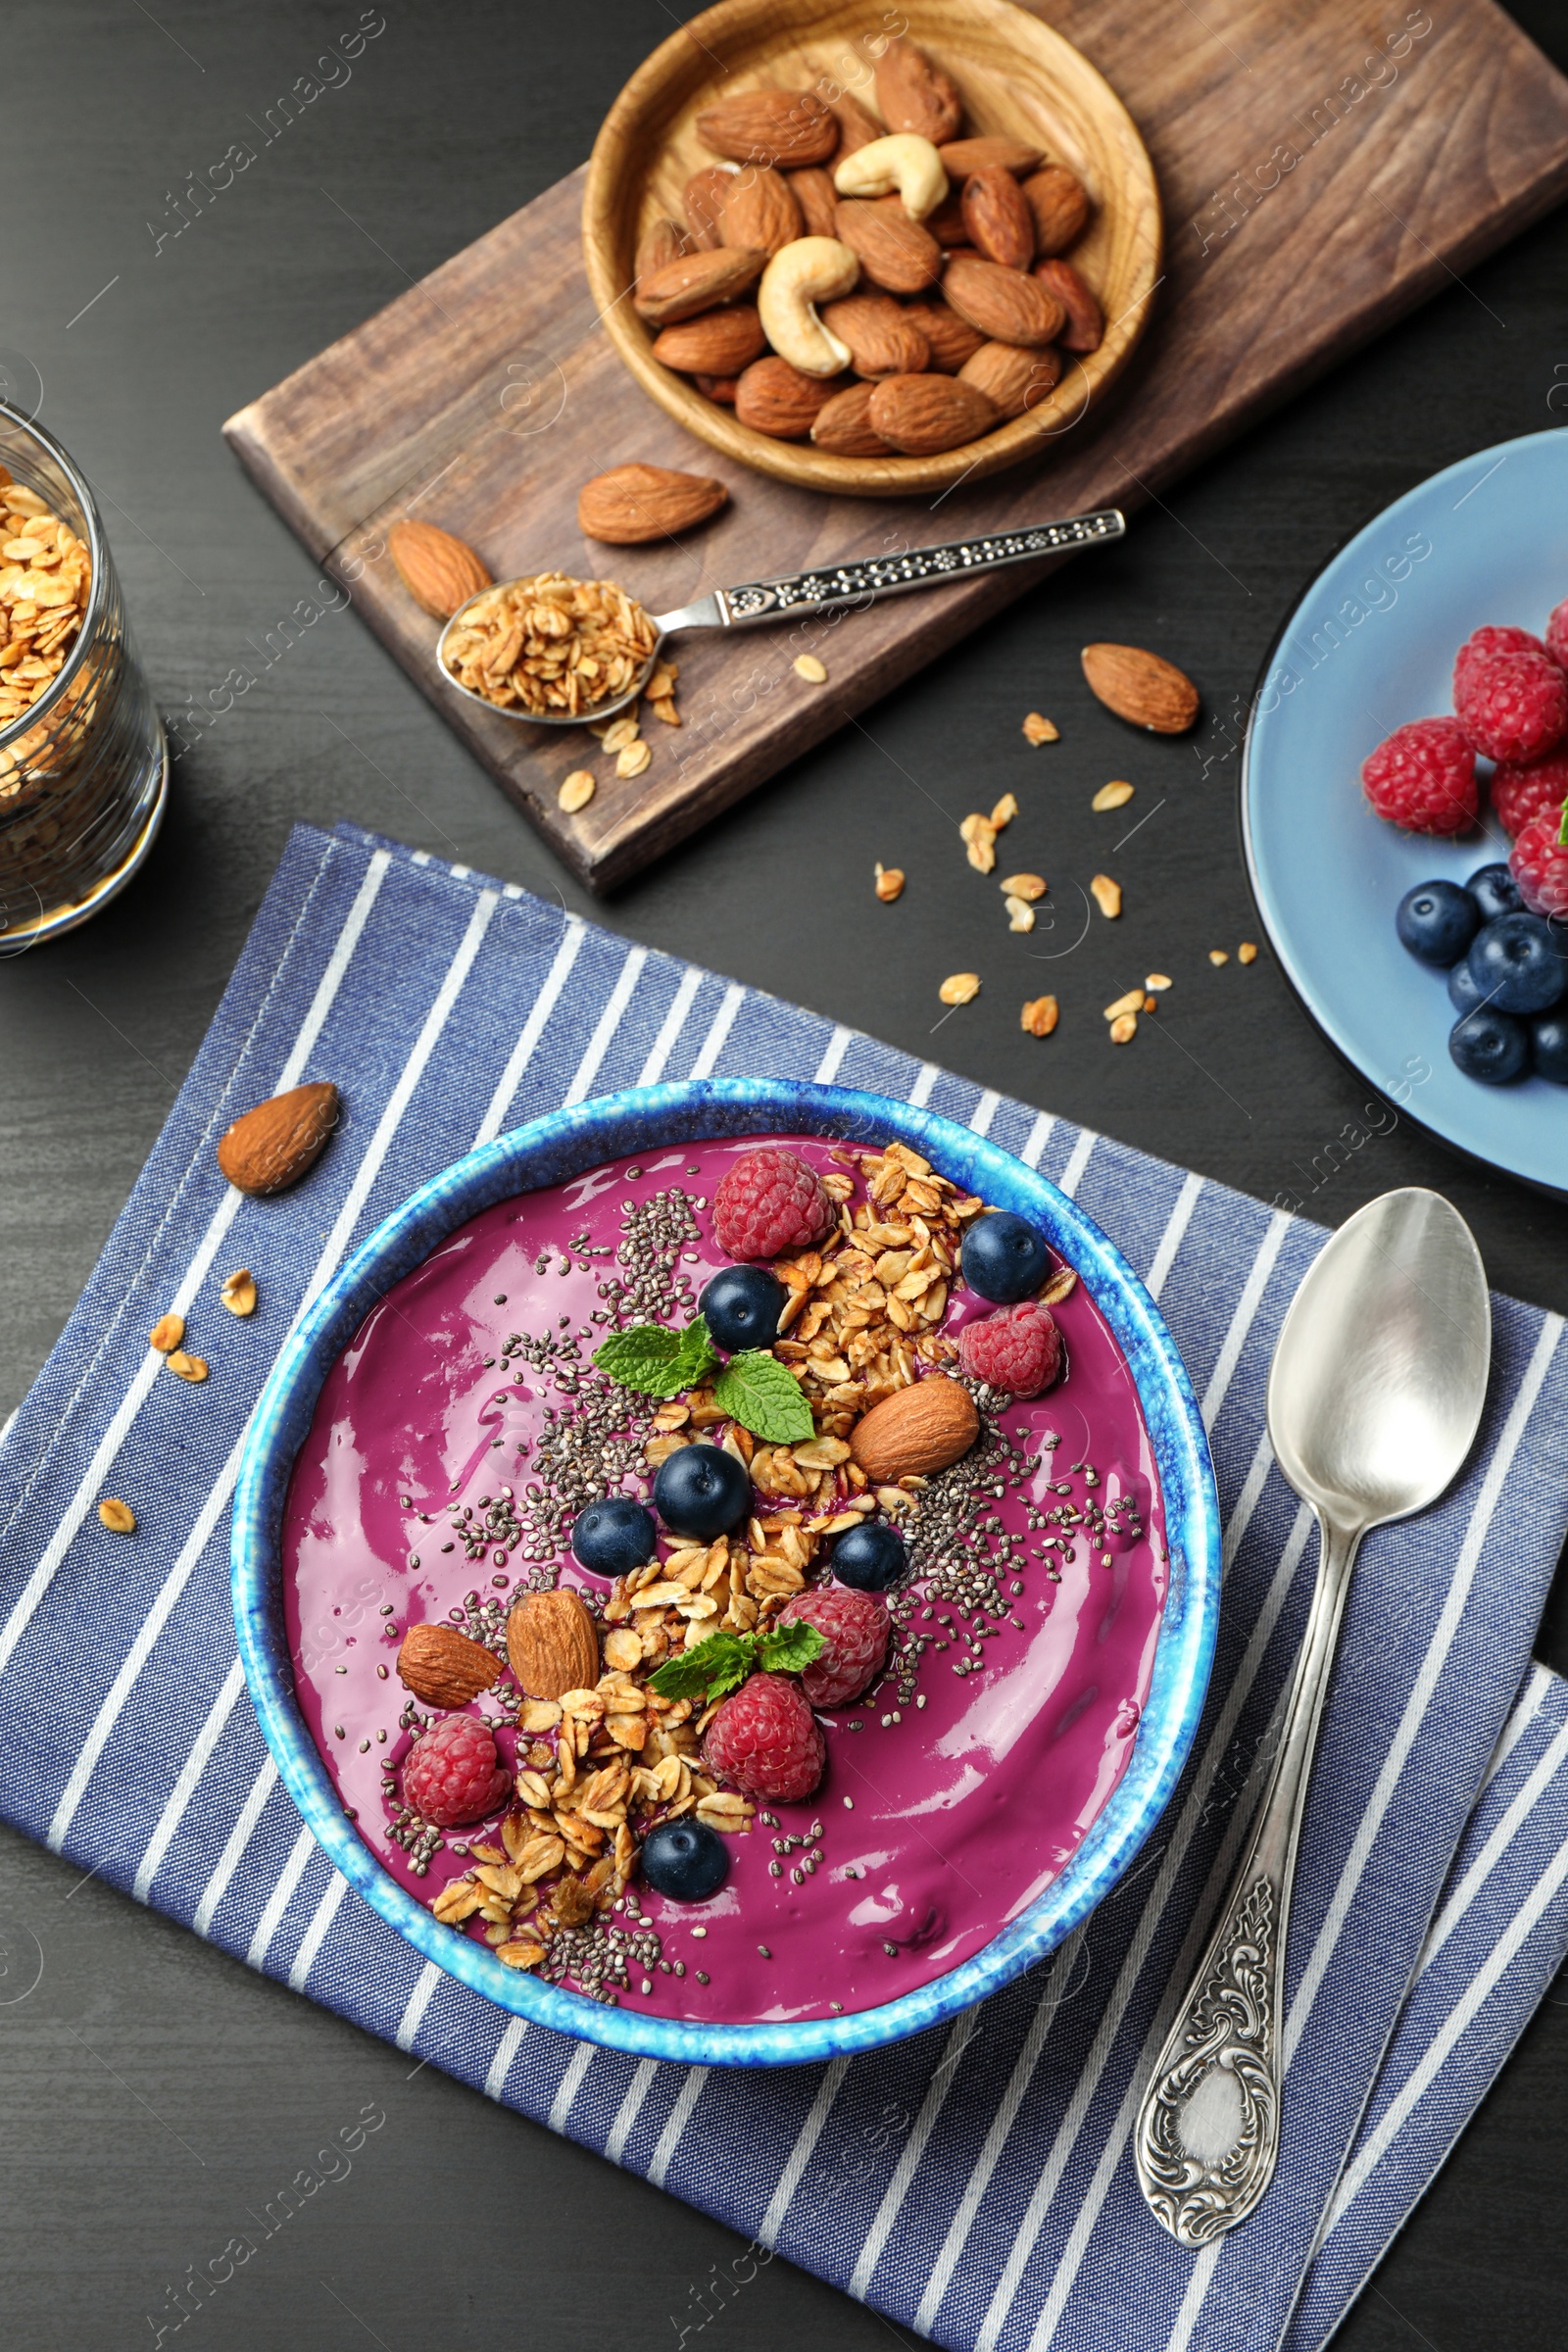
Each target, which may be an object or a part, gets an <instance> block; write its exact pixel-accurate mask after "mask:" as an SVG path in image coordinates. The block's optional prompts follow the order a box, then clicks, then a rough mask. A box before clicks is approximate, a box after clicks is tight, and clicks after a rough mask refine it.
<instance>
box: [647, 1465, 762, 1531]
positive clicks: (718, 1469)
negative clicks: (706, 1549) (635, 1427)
mask: <svg viewBox="0 0 1568 2352" xmlns="http://www.w3.org/2000/svg"><path fill="white" fill-rule="evenodd" d="M751 1507H752V1482H751V1480H750V1479H749V1478H748V1477H747V1475H746V1471H745V1468H744V1466H743V1465H742V1464H741V1463H740V1462H738V1461H737V1460H736V1459H735V1456H734V1455H733V1454H732V1453H725V1452H723V1451H722V1449H721V1448H720V1447H719V1446H681V1448H680V1450H679V1452H678V1453H672V1454H671V1455H670V1457H669V1459H668V1461H666V1462H661V1463H660V1465H659V1471H658V1475H657V1476H656V1478H655V1480H654V1508H655V1510H656V1511H657V1512H658V1513H659V1516H660V1517H661V1519H662V1521H663V1522H664V1525H665V1526H666V1527H667V1528H668V1529H669V1530H670V1532H671V1534H672V1535H677V1536H701V1537H702V1538H703V1541H704V1542H705V1543H711V1542H712V1540H713V1538H714V1537H715V1536H727V1535H728V1533H729V1531H730V1529H731V1528H732V1527H738V1526H739V1525H740V1523H741V1521H742V1520H743V1519H744V1518H745V1517H746V1516H747V1513H748V1512H749V1511H750V1510H751Z"/></svg>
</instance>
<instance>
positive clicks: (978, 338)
mask: <svg viewBox="0 0 1568 2352" xmlns="http://www.w3.org/2000/svg"><path fill="white" fill-rule="evenodd" d="M904 316H905V317H906V319H909V320H910V321H911V322H912V323H913V324H914V325H915V326H917V327H918V328H919V330H920V332H921V334H922V335H924V337H925V339H926V345H927V348H928V349H929V351H930V353H931V366H932V367H933V368H939V369H940V370H941V372H942V373H943V374H944V375H956V374H957V372H958V369H959V368H961V367H962V366H963V363H964V361H965V360H968V359H972V358H973V357H974V354H975V353H976V352H977V351H978V350H979V348H980V346H981V344H982V343H983V342H984V341H985V339H986V338H985V336H984V335H982V334H980V333H978V332H977V331H976V329H975V328H974V327H972V326H971V325H970V324H969V322H968V320H967V319H960V318H959V317H958V314H957V312H956V311H955V310H952V309H950V307H949V305H948V304H947V303H945V302H943V301H941V300H940V299H939V298H938V297H937V296H936V295H934V294H933V295H931V296H929V297H928V298H927V300H926V301H924V302H911V303H908V304H907V305H906V307H905V313H904Z"/></svg>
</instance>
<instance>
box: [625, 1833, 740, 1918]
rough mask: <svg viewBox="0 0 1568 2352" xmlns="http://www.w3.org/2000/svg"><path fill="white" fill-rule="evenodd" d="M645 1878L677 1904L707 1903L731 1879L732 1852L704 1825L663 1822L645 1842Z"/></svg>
mask: <svg viewBox="0 0 1568 2352" xmlns="http://www.w3.org/2000/svg"><path fill="white" fill-rule="evenodd" d="M642 1863H643V1877H644V1878H645V1879H646V1880H647V1882H648V1884H649V1886H650V1887H652V1888H653V1890H654V1892H655V1893H656V1894H667V1895H668V1896H669V1898H670V1900H671V1901H672V1902H676V1903H706V1902H707V1900H708V1898H709V1896H710V1895H711V1894H716V1893H717V1892H718V1890H719V1888H720V1887H722V1886H723V1884H724V1881H725V1880H726V1879H727V1878H728V1877H729V1848H728V1846H727V1845H726V1844H725V1843H724V1840H723V1838H721V1837H720V1836H719V1834H718V1832H717V1831H716V1830H711V1829H710V1828H709V1827H708V1824H707V1823H706V1822H702V1821H662V1822H659V1823H658V1824H657V1825H656V1826H655V1827H654V1828H653V1829H651V1830H650V1831H649V1833H648V1835H647V1837H646V1838H644V1839H643V1853H642Z"/></svg>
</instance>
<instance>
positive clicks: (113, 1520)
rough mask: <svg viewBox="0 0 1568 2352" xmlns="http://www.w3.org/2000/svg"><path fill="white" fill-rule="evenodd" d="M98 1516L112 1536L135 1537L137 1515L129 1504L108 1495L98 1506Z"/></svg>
mask: <svg viewBox="0 0 1568 2352" xmlns="http://www.w3.org/2000/svg"><path fill="white" fill-rule="evenodd" d="M98 1516H99V1518H100V1519H101V1520H102V1521H103V1523H104V1525H105V1527H107V1528H108V1530H109V1532H110V1534H111V1535H112V1536H133V1535H134V1534H135V1533H136V1514H135V1512H134V1511H133V1510H132V1509H131V1507H130V1505H129V1503H128V1502H121V1501H120V1500H119V1498H118V1497H117V1496H116V1495H105V1496H104V1498H103V1500H102V1502H101V1503H100V1504H99V1505H98Z"/></svg>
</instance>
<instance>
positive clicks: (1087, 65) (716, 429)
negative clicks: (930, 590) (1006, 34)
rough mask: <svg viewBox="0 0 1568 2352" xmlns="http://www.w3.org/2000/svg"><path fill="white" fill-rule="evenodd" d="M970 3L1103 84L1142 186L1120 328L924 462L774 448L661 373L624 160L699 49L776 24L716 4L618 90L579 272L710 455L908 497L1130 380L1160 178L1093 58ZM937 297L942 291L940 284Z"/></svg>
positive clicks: (604, 134)
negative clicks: (622, 233)
mask: <svg viewBox="0 0 1568 2352" xmlns="http://www.w3.org/2000/svg"><path fill="white" fill-rule="evenodd" d="M812 4H813V5H814V6H816V7H818V8H819V9H823V10H826V9H828V8H831V7H832V5H833V0H812ZM971 5H973V6H977V7H985V8H988V9H991V10H994V11H995V12H996V13H997V14H999V15H1004V14H1005V15H1012V16H1016V17H1018V18H1019V19H1021V20H1022V23H1023V25H1025V26H1026V27H1027V29H1028V37H1029V38H1030V40H1032V41H1044V42H1045V43H1046V44H1047V46H1054V47H1056V48H1059V49H1061V50H1066V51H1070V52H1071V54H1072V56H1073V57H1074V58H1075V59H1076V60H1077V61H1078V62H1079V64H1080V65H1081V66H1082V68H1083V70H1084V72H1085V73H1087V74H1088V75H1089V76H1091V77H1092V79H1093V81H1094V82H1095V83H1097V84H1098V85H1099V91H1100V93H1101V95H1100V104H1101V106H1102V107H1103V111H1104V119H1105V121H1106V122H1107V123H1113V124H1114V125H1115V127H1116V130H1117V133H1118V135H1119V136H1120V138H1121V139H1122V140H1124V141H1125V143H1126V144H1127V147H1128V151H1129V154H1130V156H1131V159H1132V162H1133V165H1134V168H1135V170H1136V172H1137V173H1138V176H1139V178H1140V179H1141V182H1142V187H1141V201H1140V209H1141V211H1142V213H1143V223H1142V230H1141V245H1140V253H1141V259H1140V263H1139V267H1138V270H1137V291H1136V292H1135V294H1134V296H1133V299H1132V300H1131V301H1130V302H1128V303H1125V304H1124V305H1123V306H1122V310H1121V313H1120V315H1119V317H1118V318H1117V319H1116V320H1115V321H1114V322H1111V323H1107V326H1106V329H1105V335H1104V340H1103V342H1102V344H1101V346H1100V348H1099V350H1097V351H1094V352H1091V353H1090V354H1088V360H1089V362H1091V363H1093V365H1092V366H1091V365H1086V362H1085V359H1084V358H1083V357H1081V356H1080V355H1078V354H1077V353H1066V354H1064V355H1063V356H1064V357H1065V358H1067V359H1070V360H1071V361H1072V362H1073V365H1072V367H1071V368H1066V369H1064V371H1063V374H1062V378H1061V381H1060V383H1059V384H1058V385H1057V386H1056V387H1055V388H1054V390H1053V392H1052V393H1051V394H1050V395H1049V396H1048V397H1047V398H1046V399H1045V400H1043V401H1041V402H1040V403H1038V404H1037V406H1036V407H1035V408H1033V409H1031V410H1028V411H1026V412H1025V414H1024V415H1023V416H1022V417H1008V418H1006V419H1005V421H1004V422H1003V423H1002V424H1000V425H998V426H997V428H996V429H995V431H993V432H990V433H985V434H982V436H981V437H980V439H979V440H978V441H968V442H964V443H963V444H962V445H961V446H960V447H958V448H957V449H950V450H943V451H941V452H940V453H939V454H937V455H936V456H933V457H924V458H907V457H888V458H845V457H835V456H833V455H831V454H830V453H829V452H828V451H826V450H819V449H817V448H815V447H814V446H813V445H812V444H811V443H810V442H809V441H806V442H799V441H779V440H775V439H774V438H773V437H772V436H771V435H770V434H767V433H760V432H758V431H756V430H755V428H754V427H752V426H750V425H745V424H742V423H740V422H739V421H738V420H737V418H736V417H734V415H733V413H732V412H731V411H729V410H727V409H723V408H719V407H717V406H716V405H715V403H713V402H712V401H711V400H708V399H706V398H705V397H704V395H703V394H702V393H700V392H698V391H697V390H696V389H695V387H694V386H692V385H691V384H690V383H688V382H687V380H686V379H685V378H684V377H683V376H679V375H676V374H674V373H673V372H672V371H671V370H670V369H669V368H664V367H662V366H661V364H660V363H659V362H658V361H657V360H656V359H655V358H654V357H653V349H652V341H651V335H650V332H649V330H648V329H647V328H646V327H645V326H644V324H643V321H642V320H641V319H638V318H637V316H636V314H635V312H632V311H631V310H630V305H629V303H628V302H627V299H626V297H627V294H628V292H629V288H628V286H627V284H626V282H625V281H624V279H623V278H622V276H621V274H620V272H619V271H617V270H615V269H614V268H613V261H612V255H613V246H614V242H615V235H616V223H617V214H618V211H619V197H620V183H621V178H622V170H623V159H624V158H625V157H626V156H627V155H628V154H629V153H632V152H635V151H636V149H637V148H638V146H639V144H640V143H641V142H640V139H639V135H638V132H639V125H640V123H641V119H642V115H643V110H644V109H645V107H646V106H647V104H648V103H649V101H650V100H651V99H653V98H654V97H656V96H657V94H658V93H659V92H660V91H661V90H662V87H663V85H664V83H665V81H666V79H667V77H668V74H669V73H670V71H671V70H672V69H673V67H674V66H675V65H676V63H677V62H682V63H683V62H684V61H685V60H686V59H687V58H688V57H689V55H690V53H691V49H692V45H693V43H696V44H697V45H698V47H700V48H704V49H711V51H716V52H717V53H718V54H720V55H722V54H724V53H725V49H726V45H732V44H733V42H734V39H735V37H736V35H737V32H738V31H739V30H740V28H741V27H742V26H743V25H746V24H747V23H748V22H749V21H750V20H751V19H752V18H753V17H754V16H756V17H761V18H766V19H769V20H772V19H775V18H776V16H777V13H778V12H777V8H776V5H774V0H717V4H716V5H715V6H714V7H711V8H709V9H707V10H705V11H704V13H703V14H702V15H701V16H698V17H695V18H693V19H692V21H691V22H690V23H689V24H687V25H683V26H681V27H680V29H678V30H677V31H675V32H672V33H670V34H669V36H668V37H667V38H666V39H665V40H663V41H662V42H661V43H660V45H659V47H658V48H657V49H655V50H654V51H653V52H652V54H651V55H650V56H648V57H646V58H645V59H644V60H643V62H642V64H641V65H640V66H639V67H638V68H637V70H636V72H635V73H633V74H632V75H631V76H630V77H629V79H628V80H627V81H626V83H625V84H624V86H623V87H622V88H621V89H620V90H619V91H618V92H617V94H616V96H615V98H614V101H613V104H612V106H611V108H610V111H609V113H608V114H607V115H606V117H605V119H604V122H603V123H601V124H600V127H599V133H598V136H597V137H596V139H595V140H594V145H593V152H592V154H591V156H590V157H589V160H588V174H587V178H586V180H585V182H584V185H583V198H582V252H583V266H584V269H585V270H586V273H587V277H588V285H589V290H590V292H591V293H592V296H593V300H594V307H595V309H596V311H597V312H598V314H599V317H600V319H601V321H602V323H603V325H604V327H605V329H606V332H607V333H608V334H609V336H610V340H611V342H612V344H613V347H614V350H615V353H616V355H617V357H618V358H619V360H620V362H621V364H622V366H623V367H624V368H627V369H628V371H629V372H630V373H631V374H632V375H633V376H634V377H635V378H636V380H637V382H638V383H639V384H640V385H641V386H642V388H643V390H644V391H645V392H646V393H647V394H648V395H649V397H650V398H651V399H653V400H655V401H657V402H658V404H659V406H660V407H661V408H662V410H663V411H664V413H665V415H666V416H668V417H673V418H674V420H675V422H676V423H677V424H679V425H681V426H683V427H684V429H685V430H686V431H687V432H689V433H692V434H694V435H695V436H696V438H697V439H699V440H701V441H706V442H707V443H708V445H709V447H710V448H711V449H715V450H717V451H718V452H719V453H720V454H721V455H722V456H724V457H727V458H732V459H734V460H735V461H736V462H737V463H738V464H740V465H743V466H750V467H751V468H752V470H753V471H754V472H758V473H766V474H771V475H772V476H773V477H774V478H775V479H776V480H778V481H782V482H789V483H792V484H793V485H794V486H795V487H796V488H798V489H807V490H817V491H836V492H838V493H840V494H843V495H849V496H852V497H859V498H907V497H910V496H912V495H915V494H917V493H919V492H920V491H924V490H945V489H949V488H952V487H953V486H954V485H955V484H956V483H958V482H960V481H967V480H970V479H971V478H972V479H974V480H980V479H982V478H984V476H986V475H987V474H992V473H999V472H1001V471H1003V470H1004V469H1005V467H1008V466H1017V465H1020V464H1021V463H1022V462H1023V461H1024V460H1025V459H1026V458H1029V457H1033V456H1038V455H1041V454H1042V453H1044V452H1045V451H1046V450H1048V449H1049V448H1050V446H1051V444H1052V443H1053V442H1054V441H1057V440H1060V439H1062V438H1063V437H1064V436H1065V435H1066V434H1067V433H1069V432H1070V431H1071V430H1072V428H1073V426H1074V425H1076V424H1079V423H1081V422H1082V421H1083V419H1084V418H1085V417H1087V416H1088V415H1089V414H1090V413H1091V412H1092V411H1093V410H1094V409H1095V408H1097V407H1099V406H1100V405H1101V403H1102V402H1103V400H1104V399H1105V397H1106V395H1107V394H1108V393H1109V391H1110V389H1111V387H1112V385H1113V384H1115V383H1116V381H1117V380H1118V378H1119V377H1120V376H1121V375H1122V374H1123V373H1124V372H1125V370H1126V368H1127V366H1128V363H1129V362H1130V360H1131V359H1132V356H1133V354H1134V352H1135V351H1136V350H1137V348H1138V345H1139V343H1140V342H1141V341H1142V339H1143V335H1144V331H1145V329H1146V327H1147V326H1148V324H1149V321H1150V319H1151V316H1152V310H1153V293H1154V289H1155V287H1156V286H1157V284H1158V282H1159V278H1160V271H1161V269H1162V266H1163V256H1164V214H1163V210H1162V207H1161V204H1160V195H1159V180H1158V177H1157V175H1156V173H1155V171H1154V166H1153V160H1152V157H1151V155H1150V153H1149V149H1148V146H1147V145H1146V143H1145V140H1144V136H1143V133H1142V132H1141V131H1140V129H1139V127H1138V125H1137V123H1135V122H1134V120H1133V118H1132V115H1131V114H1130V113H1129V112H1128V109H1127V108H1126V106H1125V105H1124V104H1123V103H1122V100H1121V99H1120V97H1119V96H1118V95H1117V93H1116V91H1115V90H1114V89H1113V88H1112V87H1111V84H1110V83H1109V82H1108V81H1107V80H1106V78H1105V76H1104V74H1103V73H1101V71H1100V69H1099V67H1098V66H1097V65H1095V63H1094V61H1093V59H1091V58H1090V57H1089V56H1088V55H1087V54H1086V52H1085V51H1083V50H1082V49H1080V48H1079V47H1078V46H1077V44H1076V43H1075V42H1073V41H1069V40H1068V39H1067V36H1066V35H1065V33H1062V32H1059V31H1057V29H1056V27H1055V26H1054V25H1051V24H1048V23H1047V22H1046V21H1045V20H1044V19H1042V18H1040V17H1037V16H1035V15H1034V14H1033V13H1032V12H1031V11H1030V10H1028V9H1025V8H1020V7H1018V6H1016V4H1015V0H971ZM934 290H935V291H936V292H938V293H940V291H941V287H940V283H939V284H938V286H937V287H936V289H934ZM1075 386H1078V387H1081V388H1086V390H1087V397H1083V398H1082V405H1081V406H1080V407H1078V408H1077V409H1076V411H1075V412H1074V413H1069V411H1070V410H1072V404H1073V401H1074V399H1075V398H1077V397H1079V394H1077V393H1075V391H1074V387H1075Z"/></svg>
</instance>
